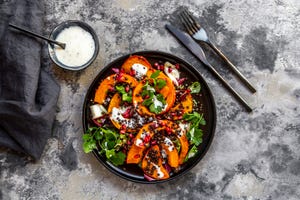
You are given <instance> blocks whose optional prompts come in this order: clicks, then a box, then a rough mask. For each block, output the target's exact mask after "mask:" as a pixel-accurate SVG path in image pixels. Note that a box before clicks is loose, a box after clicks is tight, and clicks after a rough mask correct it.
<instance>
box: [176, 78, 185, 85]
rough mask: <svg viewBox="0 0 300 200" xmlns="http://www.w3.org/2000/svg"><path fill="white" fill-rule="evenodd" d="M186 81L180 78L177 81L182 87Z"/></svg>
mask: <svg viewBox="0 0 300 200" xmlns="http://www.w3.org/2000/svg"><path fill="white" fill-rule="evenodd" d="M185 80H186V78H180V79H178V80H177V82H178V84H179V85H181V84H183V82H184V81H185Z"/></svg>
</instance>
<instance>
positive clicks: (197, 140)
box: [187, 127, 203, 146]
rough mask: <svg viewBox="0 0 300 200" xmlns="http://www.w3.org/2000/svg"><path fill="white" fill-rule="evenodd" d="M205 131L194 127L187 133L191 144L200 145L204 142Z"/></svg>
mask: <svg viewBox="0 0 300 200" xmlns="http://www.w3.org/2000/svg"><path fill="white" fill-rule="evenodd" d="M202 136H203V132H202V130H201V129H199V128H196V127H193V128H191V129H190V131H189V132H188V133H187V137H188V138H189V140H190V142H191V144H195V145H196V146H199V145H200V144H201V143H202Z"/></svg>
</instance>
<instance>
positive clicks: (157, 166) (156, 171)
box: [142, 145, 170, 180]
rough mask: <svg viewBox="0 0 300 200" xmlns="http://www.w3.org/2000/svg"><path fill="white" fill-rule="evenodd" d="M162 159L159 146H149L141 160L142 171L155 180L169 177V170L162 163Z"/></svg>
mask: <svg viewBox="0 0 300 200" xmlns="http://www.w3.org/2000/svg"><path fill="white" fill-rule="evenodd" d="M162 159H163V158H162V156H161V153H160V149H159V146H158V145H154V146H152V147H150V148H149V150H148V151H147V153H146V155H145V157H144V158H143V161H142V169H143V171H144V173H145V174H146V175H148V176H150V177H152V178H154V179H156V180H162V179H167V178H169V177H170V175H169V172H168V171H167V170H166V168H165V167H164V166H163V165H162Z"/></svg>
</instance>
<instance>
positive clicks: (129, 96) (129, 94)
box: [116, 85, 132, 103]
mask: <svg viewBox="0 0 300 200" xmlns="http://www.w3.org/2000/svg"><path fill="white" fill-rule="evenodd" d="M116 90H117V91H118V92H119V93H120V94H121V95H122V100H123V101H127V102H129V103H130V102H132V91H129V92H126V90H125V87H124V86H123V85H117V86H116Z"/></svg>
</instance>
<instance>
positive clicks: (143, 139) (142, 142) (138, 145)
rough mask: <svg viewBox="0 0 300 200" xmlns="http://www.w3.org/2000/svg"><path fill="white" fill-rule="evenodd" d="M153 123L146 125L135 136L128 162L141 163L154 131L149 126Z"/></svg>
mask: <svg viewBox="0 0 300 200" xmlns="http://www.w3.org/2000/svg"><path fill="white" fill-rule="evenodd" d="M151 125H152V123H149V124H146V125H144V126H143V127H142V128H141V129H140V130H139V132H138V134H137V135H136V136H135V138H134V141H133V144H132V146H131V148H130V149H129V151H128V154H127V160H126V162H127V163H128V164H129V163H135V164H137V163H139V162H140V161H141V160H142V158H143V152H144V150H145V149H146V143H149V142H150V139H151V138H152V136H153V134H154V132H153V131H150V129H149V126H151Z"/></svg>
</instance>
